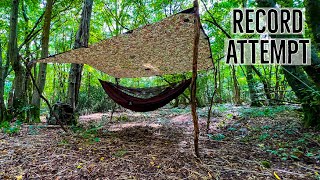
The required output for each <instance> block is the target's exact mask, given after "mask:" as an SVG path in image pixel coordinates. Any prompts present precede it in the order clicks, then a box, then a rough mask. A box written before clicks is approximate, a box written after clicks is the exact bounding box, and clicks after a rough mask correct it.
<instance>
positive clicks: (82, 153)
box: [0, 105, 320, 180]
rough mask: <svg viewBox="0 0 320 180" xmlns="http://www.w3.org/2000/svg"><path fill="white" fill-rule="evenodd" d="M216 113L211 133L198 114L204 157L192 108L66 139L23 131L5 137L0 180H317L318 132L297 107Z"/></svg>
mask: <svg viewBox="0 0 320 180" xmlns="http://www.w3.org/2000/svg"><path fill="white" fill-rule="evenodd" d="M213 111H214V114H213V115H212V116H213V117H212V118H211V125H210V131H209V134H207V133H206V121H207V118H206V116H207V108H199V109H198V113H199V121H200V128H201V134H200V142H199V143H200V144H199V147H200V155H201V157H200V158H196V157H195V155H194V151H193V150H194V146H193V124H192V118H191V114H190V109H188V108H187V109H183V108H174V109H161V110H158V111H153V112H151V113H133V112H129V111H122V112H116V113H115V114H114V117H113V121H111V122H110V121H109V119H110V117H109V116H110V113H105V114H102V113H98V114H91V115H86V116H81V117H80V124H81V125H82V126H80V127H73V128H72V131H71V130H69V131H70V132H69V133H65V132H63V131H62V130H61V129H60V128H59V127H57V126H47V125H45V123H43V124H37V125H26V124H22V125H21V127H20V131H19V132H17V133H16V134H12V135H9V134H5V133H2V132H1V133H0V179H55V180H58V179H320V175H319V173H320V167H319V166H320V133H319V132H316V131H313V130H311V129H303V128H302V127H301V124H300V121H301V118H302V117H301V113H300V112H299V111H298V110H297V109H296V108H295V107H293V108H289V109H288V108H285V107H282V108H264V109H263V108H256V109H251V108H248V107H245V106H241V107H234V106H231V105H230V106H228V105H223V106H219V107H216V108H215V109H214V110H213ZM71 132H72V133H71Z"/></svg>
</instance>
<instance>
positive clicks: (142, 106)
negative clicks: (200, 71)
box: [99, 79, 191, 112]
mask: <svg viewBox="0 0 320 180" xmlns="http://www.w3.org/2000/svg"><path fill="white" fill-rule="evenodd" d="M99 81H100V83H101V85H102V87H103V89H104V91H105V92H106V93H107V94H108V95H109V97H110V98H111V99H113V100H114V101H115V102H116V103H118V104H119V105H121V106H122V107H124V108H127V109H130V110H132V111H137V112H147V111H153V110H156V109H158V108H160V107H162V106H164V105H166V104H168V103H169V102H170V101H171V100H173V99H174V98H176V97H178V96H179V95H180V94H182V93H183V92H184V91H185V90H186V89H187V87H189V85H190V83H191V79H188V80H185V81H183V82H181V83H180V84H178V85H177V86H176V87H174V88H172V87H168V88H166V89H165V90H164V91H162V92H161V93H160V94H158V95H156V96H153V97H151V98H147V99H144V98H138V97H134V96H131V95H128V94H126V93H124V92H122V91H121V90H120V89H119V88H117V87H118V86H119V85H115V84H113V83H110V82H106V81H102V80H100V79H99ZM122 88H126V87H122Z"/></svg>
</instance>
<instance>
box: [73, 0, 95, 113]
mask: <svg viewBox="0 0 320 180" xmlns="http://www.w3.org/2000/svg"><path fill="white" fill-rule="evenodd" d="M92 4H93V0H84V5H83V9H82V14H81V23H80V26H79V30H78V32H77V36H76V40H75V43H74V49H77V48H80V47H88V41H89V28H90V18H91V12H92ZM82 69H83V64H71V68H70V71H69V86H68V97H69V103H70V105H71V106H72V108H73V109H74V110H76V107H77V104H78V96H79V90H80V84H81V73H82Z"/></svg>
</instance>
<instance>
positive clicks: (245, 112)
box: [240, 106, 293, 118]
mask: <svg viewBox="0 0 320 180" xmlns="http://www.w3.org/2000/svg"><path fill="white" fill-rule="evenodd" d="M290 110H293V107H291V106H271V107H262V108H259V107H250V108H246V109H240V116H241V117H250V118H254V117H274V116H275V115H276V114H278V113H281V112H285V111H290Z"/></svg>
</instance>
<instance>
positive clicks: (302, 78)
mask: <svg viewBox="0 0 320 180" xmlns="http://www.w3.org/2000/svg"><path fill="white" fill-rule="evenodd" d="M283 68H284V70H285V71H284V74H285V76H286V79H287V81H288V83H289V85H290V86H291V88H292V90H293V91H294V92H295V94H296V96H297V97H298V98H299V100H300V102H301V103H302V108H303V112H304V119H303V123H304V126H305V127H309V126H311V127H316V128H320V104H319V101H318V100H319V96H320V95H319V90H318V91H317V90H316V89H314V88H315V86H314V83H313V82H312V81H310V80H309V79H308V76H307V75H306V74H305V73H304V72H303V69H302V68H301V67H297V66H283ZM317 97H318V98H317ZM314 98H315V99H314Z"/></svg>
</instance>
